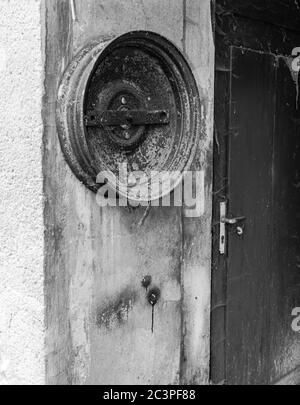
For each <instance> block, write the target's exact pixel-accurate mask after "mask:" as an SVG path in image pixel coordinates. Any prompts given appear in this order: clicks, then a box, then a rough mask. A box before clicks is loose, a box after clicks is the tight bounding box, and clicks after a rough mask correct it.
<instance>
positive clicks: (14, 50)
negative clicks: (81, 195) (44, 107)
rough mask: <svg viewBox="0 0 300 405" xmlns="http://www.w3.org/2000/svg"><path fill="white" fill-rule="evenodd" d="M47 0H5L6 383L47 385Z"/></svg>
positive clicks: (1, 26) (0, 36)
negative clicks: (44, 131)
mask: <svg viewBox="0 0 300 405" xmlns="http://www.w3.org/2000/svg"><path fill="white" fill-rule="evenodd" d="M41 1H42V0H26V1H20V0H0V123H1V124H0V280H1V282H0V384H40V383H43V382H44V374H45V373H44V299H43V284H44V277H43V195H42V191H43V190H42V187H43V180H42V159H41V157H42V152H41V150H42V148H41V145H42V118H41V102H42V96H43V94H42V92H43V90H42V89H43V69H42V66H43V64H42V59H43V55H42V51H41V49H42V47H41V39H42V38H41V13H40V6H41Z"/></svg>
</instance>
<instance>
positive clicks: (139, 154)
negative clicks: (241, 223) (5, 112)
mask: <svg viewBox="0 0 300 405" xmlns="http://www.w3.org/2000/svg"><path fill="white" fill-rule="evenodd" d="M124 49H125V50H129V52H131V50H133V51H132V53H134V52H136V53H137V54H138V53H142V52H143V53H145V54H146V55H149V60H150V62H151V64H152V65H151V64H150V62H149V66H150V67H151V68H152V67H153V66H154V68H155V69H156V70H157V72H161V78H159V80H161V83H163V84H164V85H165V87H166V89H164V91H165V93H167V95H166V96H165V98H164V94H163V96H162V92H161V93H159V88H158V87H159V86H157V89H154V90H153V89H149V88H148V89H147V91H148V92H151V91H152V90H153V91H154V93H153V94H152V93H151V96H153V99H155V97H156V98H157V99H158V104H161V103H162V102H163V100H165V101H166V100H167V101H168V102H169V103H171V107H170V125H169V127H168V128H167V125H165V127H164V128H163V127H162V125H161V126H159V125H158V126H155V125H154V126H153V128H152V126H151V125H146V129H147V131H148V132H149V131H150V135H149V137H148V135H147V136H146V138H145V141H144V142H143V143H142V144H141V145H139V148H140V149H138V148H137V150H136V151H132V152H131V154H130V155H129V158H128V160H129V161H130V159H131V161H134V159H135V158H136V159H137V160H138V159H140V160H139V164H140V166H141V167H140V166H139V169H140V170H145V171H146V172H147V170H149V171H150V170H157V171H158V172H161V171H169V172H173V173H177V175H176V176H173V178H172V182H171V183H170V184H169V185H168V186H167V188H166V189H163V190H160V194H159V195H153V196H152V199H157V198H159V197H162V196H163V195H165V194H167V193H169V192H170V191H171V190H172V189H173V188H174V187H176V185H177V184H178V182H179V181H181V174H182V172H184V171H185V170H188V168H189V167H190V164H191V162H192V161H193V159H194V155H195V151H196V149H197V145H198V141H199V139H200V136H201V131H200V98H199V93H198V88H197V84H196V81H195V79H194V76H193V74H192V71H191V69H190V67H189V65H188V63H187V62H186V60H185V58H184V57H183V55H182V53H181V52H180V51H179V50H178V49H177V47H176V46H175V45H173V44H172V43H171V42H170V41H168V40H167V39H165V38H163V37H162V36H160V35H158V34H155V33H152V32H146V31H134V32H130V33H128V34H125V35H122V36H120V37H118V38H104V39H103V38H101V39H98V40H95V41H92V42H91V43H90V44H89V45H88V46H86V47H85V48H83V49H82V50H81V51H80V52H79V53H78V54H77V55H76V56H75V58H74V60H73V61H72V62H71V64H70V65H69V67H68V68H67V70H66V71H65V73H64V75H63V78H62V81H61V84H60V87H59V91H58V97H57V115H56V116H57V129H58V135H59V139H60V144H61V147H62V150H63V153H64V156H65V158H66V160H67V162H68V164H69V165H70V167H71V169H72V171H73V173H74V174H75V175H76V177H77V178H78V179H79V180H80V181H81V182H83V184H85V185H86V186H87V187H88V188H89V189H91V190H92V191H94V192H96V191H97V190H98V189H99V184H97V181H96V178H97V175H98V173H99V171H101V170H103V171H110V172H111V173H112V176H113V175H115V174H116V170H115V166H113V164H116V162H117V160H118V159H120V160H122V159H123V161H124V159H125V160H126V159H127V155H125V154H124V153H126V151H125V152H123V151H122V150H117V149H116V152H115V150H114V149H111V145H109V144H107V145H106V144H105V145H104V146H105V147H102V146H103V144H104V142H103V139H104V140H105V138H104V137H103V135H102V133H101V131H100V129H97V130H95V129H90V128H87V127H86V125H85V124H86V123H85V117H86V113H87V108H88V106H89V104H90V105H93V103H94V104H95V103H96V101H95V100H96V97H95V94H94V93H91V90H90V89H91V86H92V85H93V83H94V82H95V77H96V79H97V80H98V81H97V82H96V84H97V86H98V87H97V89H100V87H101V83H102V82H101V80H100V79H101V77H100V76H99V73H97V69H98V71H99V69H100V70H101V63H102V64H103V63H104V62H103V61H105V60H106V58H111V56H110V55H112V54H113V53H114V52H120V54H121V55H123V53H124ZM138 57H141V56H140V55H138ZM151 58H152V59H151ZM158 65H159V66H158ZM157 66H158V67H157ZM159 69H160V70H159ZM138 70H139V65H138V64H137V72H136V77H137V78H138V75H139V71H138ZM157 72H156V74H157ZM100 73H101V72H100ZM140 74H144V75H146V76H147V75H148V72H147V71H144V72H140ZM149 74H150V73H149ZM95 75H96V76H95ZM97 75H98V76H97ZM132 75H133V74H132ZM99 77H100V79H99ZM153 77H154V75H153ZM153 77H152V78H151V79H152V85H153V83H155V81H154V79H153ZM124 80H125V79H124ZM137 81H139V79H137ZM149 86H150V85H149ZM152 87H155V86H152ZM155 91H156V92H157V94H156V93H155ZM145 93H146V92H145ZM91 94H92V95H91ZM159 97H162V101H161V102H160V100H159ZM166 97H169V98H168V99H167V98H166ZM170 100H171V101H170ZM172 100H174V101H172ZM156 101H157V100H156ZM172 103H173V104H174V105H173V104H172ZM145 104H146V103H145ZM149 108H150V107H149ZM163 108H164V105H161V106H160V109H163ZM152 109H153V108H152ZM167 111H169V110H167ZM158 112H159V110H158ZM155 113H156V112H155V111H153V112H152V113H151V114H152V116H151V117H150V118H149V122H151V119H153V117H154V118H156V119H157V116H156V117H155ZM164 114H165V115H166V116H168V114H169V112H168V113H165V112H164ZM144 116H145V114H144ZM146 122H147V123H148V121H146ZM162 122H163V121H162ZM149 128H150V129H149ZM157 128H158V129H157ZM165 128H166V129H165ZM155 131H156V132H155ZM168 131H169V132H168ZM99 134H100V135H99ZM147 134H148V133H147ZM153 134H154V135H153ZM101 136H102V138H101V139H100V137H101ZM151 136H152V138H153V139H151ZM172 137H173V138H172ZM100 141H101V142H102V143H101V142H100ZM151 142H152V143H151ZM133 144H134V143H133ZM119 146H120V145H119ZM105 148H106V149H105ZM143 148H144V149H143ZM151 148H152V151H151V150H150V149H151ZM103 150H104V152H105V153H106V154H104V152H103ZM107 151H108V152H109V153H108V152H107ZM110 153H111V154H112V155H113V156H108V155H109V154H110ZM151 153H152V155H153V156H155V158H154V159H152V161H151V160H150V158H149V156H150V157H151ZM101 154H102V155H101ZM124 156H125V157H124ZM147 159H148V160H147ZM155 159H156V160H155ZM159 159H160V160H159ZM111 162H112V163H111ZM110 164H111V165H110ZM143 165H144V166H143ZM118 186H120V187H119V190H118V191H119V192H120V193H121V194H123V195H124V196H128V195H127V190H126V187H124V185H123V184H118ZM144 189H145V190H146V189H147V187H144ZM144 197H145V196H141V195H139V197H138V199H139V200H143V199H146V198H144Z"/></svg>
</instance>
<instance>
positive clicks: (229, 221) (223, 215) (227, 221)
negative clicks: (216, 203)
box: [219, 201, 246, 255]
mask: <svg viewBox="0 0 300 405" xmlns="http://www.w3.org/2000/svg"><path fill="white" fill-rule="evenodd" d="M245 219H246V217H235V218H228V217H227V202H226V201H222V202H220V235H219V252H220V254H221V255H225V253H226V244H227V240H226V236H227V234H226V225H236V224H238V223H239V222H241V221H244V220H245ZM238 232H239V233H238V235H242V234H243V229H242V228H241V229H239V230H238Z"/></svg>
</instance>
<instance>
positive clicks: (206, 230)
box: [44, 0, 214, 384]
mask: <svg viewBox="0 0 300 405" xmlns="http://www.w3.org/2000/svg"><path fill="white" fill-rule="evenodd" d="M45 14H46V53H45V54H46V78H45V86H46V88H45V108H44V122H45V128H46V131H45V141H44V144H45V149H44V168H45V171H44V176H45V195H46V205H45V234H46V245H45V250H46V262H45V274H46V287H45V290H46V310H47V316H46V323H47V340H46V349H47V378H48V383H49V384H66V383H67V384H173V383H174V384H176V383H179V382H181V383H198V384H205V383H207V382H208V378H209V330H210V311H209V308H210V246H211V234H210V225H211V188H212V186H211V184H212V175H211V173H212V170H211V169H212V158H211V157H212V118H213V117H212V111H213V103H212V99H213V76H214V73H213V70H214V69H213V61H214V48H213V35H212V26H211V10H210V1H209V0H202V1H198V0H189V1H188V2H186V1H183V0H172V1H170V0H72V1H71V0H55V1H53V0H47V1H46V10H45ZM132 30H149V31H154V32H156V33H158V34H161V35H163V36H165V37H166V38H167V39H169V40H170V41H172V42H173V43H174V44H176V45H177V47H178V48H179V49H181V51H182V52H183V53H184V54H185V56H186V57H187V59H188V61H189V63H190V64H191V67H192V69H193V72H194V75H195V77H196V80H197V84H198V86H199V91H200V94H201V100H202V101H201V104H202V107H201V111H199V114H201V122H202V125H201V142H200V144H199V149H198V152H197V154H196V159H195V161H194V162H193V168H194V170H200V171H202V172H203V178H204V182H205V183H204V190H205V193H204V194H203V195H202V196H201V197H200V198H201V200H202V202H203V204H201V206H203V207H204V208H203V210H202V212H201V213H200V215H199V216H198V217H196V218H190V217H188V216H187V215H186V214H185V210H184V209H183V208H181V207H173V208H172V207H152V208H151V209H150V210H147V211H146V210H145V208H143V207H139V208H136V209H127V208H126V207H124V208H118V207H111V208H108V207H107V208H103V209H100V208H99V206H98V205H97V203H96V197H95V195H94V194H93V193H92V192H91V191H89V190H87V189H86V188H85V187H84V186H83V185H82V184H80V182H79V181H78V180H77V179H76V178H75V177H74V176H73V174H72V173H71V171H70V169H69V167H68V166H67V164H66V162H65V160H64V159H63V156H62V152H61V149H60V145H59V142H58V137H57V131H56V126H55V102H56V97H57V88H58V85H59V82H60V80H61V77H62V74H63V72H64V70H65V68H66V67H67V66H68V64H69V63H70V61H71V60H72V59H73V57H74V55H75V54H76V53H77V52H78V50H79V49H80V48H82V47H83V46H84V45H86V44H87V43H88V42H89V41H91V40H92V39H95V38H98V39H99V40H101V37H103V38H107V37H108V36H110V37H111V36H117V35H121V34H124V33H126V32H128V31H132ZM145 276H148V279H149V276H151V284H149V285H148V284H146V285H145V283H142V281H143V280H144V278H145ZM151 287H157V288H159V289H160V291H161V295H160V299H159V302H158V303H157V304H156V305H155V308H154V311H153V312H152V306H151V305H150V304H149V302H148V301H147V288H148V291H149V288H151ZM152 319H153V322H154V323H153V328H152ZM152 329H153V330H152Z"/></svg>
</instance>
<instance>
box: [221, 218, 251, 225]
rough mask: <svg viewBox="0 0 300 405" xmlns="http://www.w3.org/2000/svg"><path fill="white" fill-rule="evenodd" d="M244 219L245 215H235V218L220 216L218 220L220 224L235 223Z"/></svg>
mask: <svg viewBox="0 0 300 405" xmlns="http://www.w3.org/2000/svg"><path fill="white" fill-rule="evenodd" d="M245 219H246V217H236V218H227V217H221V219H220V222H221V223H222V224H228V225H235V224H237V223H238V222H241V221H244V220H245Z"/></svg>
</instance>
